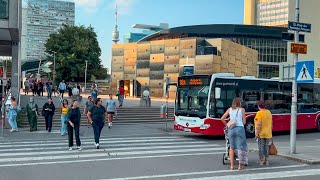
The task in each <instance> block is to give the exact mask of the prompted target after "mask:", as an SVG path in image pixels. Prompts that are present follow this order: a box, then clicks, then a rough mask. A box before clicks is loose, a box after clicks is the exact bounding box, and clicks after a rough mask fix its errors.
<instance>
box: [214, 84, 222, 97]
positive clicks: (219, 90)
mask: <svg viewBox="0 0 320 180" xmlns="http://www.w3.org/2000/svg"><path fill="white" fill-rule="evenodd" d="M214 92H215V94H214V95H215V98H216V99H220V96H221V88H218V87H216V88H215V89H214Z"/></svg>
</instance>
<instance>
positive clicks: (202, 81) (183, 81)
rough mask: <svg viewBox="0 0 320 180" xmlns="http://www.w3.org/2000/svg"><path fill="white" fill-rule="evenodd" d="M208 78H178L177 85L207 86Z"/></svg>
mask: <svg viewBox="0 0 320 180" xmlns="http://www.w3.org/2000/svg"><path fill="white" fill-rule="evenodd" d="M208 85H209V78H203V77H190V78H179V86H208Z"/></svg>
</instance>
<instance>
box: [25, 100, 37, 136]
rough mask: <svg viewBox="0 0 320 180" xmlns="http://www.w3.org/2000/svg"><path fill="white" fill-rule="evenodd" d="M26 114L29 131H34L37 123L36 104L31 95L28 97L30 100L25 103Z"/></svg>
mask: <svg viewBox="0 0 320 180" xmlns="http://www.w3.org/2000/svg"><path fill="white" fill-rule="evenodd" d="M27 116H28V121H29V125H30V132H32V131H36V130H37V124H38V105H37V104H36V103H35V102H34V100H33V97H30V102H29V103H28V104H27Z"/></svg>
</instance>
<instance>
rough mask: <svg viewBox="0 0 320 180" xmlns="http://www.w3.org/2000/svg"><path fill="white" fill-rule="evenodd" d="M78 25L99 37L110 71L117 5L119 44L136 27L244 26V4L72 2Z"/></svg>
mask: <svg viewBox="0 0 320 180" xmlns="http://www.w3.org/2000/svg"><path fill="white" fill-rule="evenodd" d="M73 1H74V2H75V4H76V12H75V13H76V15H75V16H76V21H75V24H76V25H85V26H90V25H91V26H92V27H93V28H94V30H95V32H96V33H97V35H98V41H99V45H100V48H101V52H102V55H101V60H102V64H103V66H104V67H107V68H110V67H111V61H110V60H111V47H112V44H113V42H112V41H111V38H112V31H113V29H114V21H115V20H114V13H115V5H116V4H117V6H118V30H119V34H120V35H119V39H120V42H119V43H123V35H124V34H126V33H128V32H140V31H141V30H137V29H133V28H131V26H132V25H133V24H150V25H159V24H160V23H168V24H169V27H177V26H186V25H199V24H243V0H73Z"/></svg>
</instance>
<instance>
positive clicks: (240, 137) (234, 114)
mask: <svg viewBox="0 0 320 180" xmlns="http://www.w3.org/2000/svg"><path fill="white" fill-rule="evenodd" d="M241 107H242V106H241V99H240V98H234V99H233V101H232V107H231V108H229V109H228V110H227V111H226V112H225V113H224V115H223V116H222V117H221V121H222V122H223V124H225V125H227V123H226V121H225V118H226V117H227V116H228V115H229V117H230V121H231V122H233V123H234V127H232V128H231V127H230V129H229V130H228V136H229V141H230V149H229V155H230V169H231V170H233V169H234V152H237V155H238V158H239V166H238V170H241V169H242V168H243V165H247V164H248V145H247V141H246V134H245V130H244V125H245V124H246V117H245V113H246V112H245V110H244V109H243V108H241Z"/></svg>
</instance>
